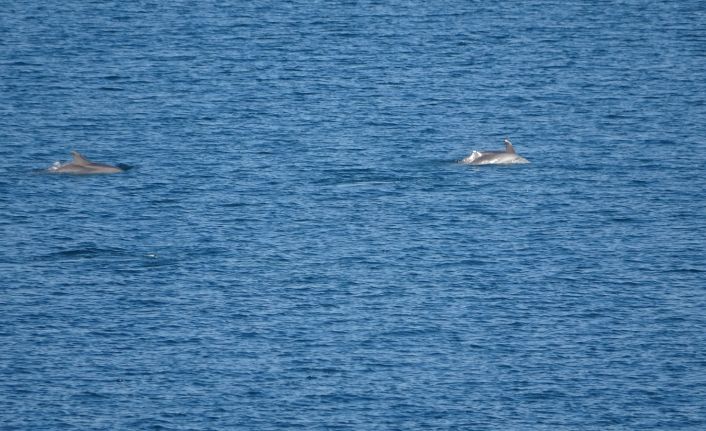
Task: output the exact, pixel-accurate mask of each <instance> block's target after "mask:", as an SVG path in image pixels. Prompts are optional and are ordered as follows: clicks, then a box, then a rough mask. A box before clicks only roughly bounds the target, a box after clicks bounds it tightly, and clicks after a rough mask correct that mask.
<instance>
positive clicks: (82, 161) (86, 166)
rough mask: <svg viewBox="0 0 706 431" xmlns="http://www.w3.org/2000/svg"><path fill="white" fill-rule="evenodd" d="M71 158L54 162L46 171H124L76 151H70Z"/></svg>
mask: <svg viewBox="0 0 706 431" xmlns="http://www.w3.org/2000/svg"><path fill="white" fill-rule="evenodd" d="M71 155H72V156H73V160H71V161H70V162H68V163H64V164H61V163H59V162H57V163H55V164H54V165H53V166H51V167H50V168H49V169H47V171H48V172H51V173H54V174H78V175H85V174H117V173H120V172H125V169H123V168H121V167H118V166H111V165H104V164H103V163H95V162H92V161H90V160H88V159H87V158H85V157H83V156H82V155H81V154H80V153H79V152H78V151H72V152H71Z"/></svg>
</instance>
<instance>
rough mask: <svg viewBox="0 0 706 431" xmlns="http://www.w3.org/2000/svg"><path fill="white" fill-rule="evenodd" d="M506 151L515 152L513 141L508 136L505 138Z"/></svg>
mask: <svg viewBox="0 0 706 431" xmlns="http://www.w3.org/2000/svg"><path fill="white" fill-rule="evenodd" d="M504 142H505V152H506V153H510V154H515V147H513V146H512V142H510V140H509V139H508V138H505V141H504Z"/></svg>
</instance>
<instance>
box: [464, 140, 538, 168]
mask: <svg viewBox="0 0 706 431" xmlns="http://www.w3.org/2000/svg"><path fill="white" fill-rule="evenodd" d="M504 143H505V151H485V150H484V151H473V152H472V153H471V155H470V156H468V157H466V158H465V159H463V160H461V163H466V164H469V165H510V164H514V163H529V160H527V159H525V158H524V157H522V156H520V155H518V154H517V153H516V152H515V147H513V146H512V142H510V140H509V139H507V138H505V141H504Z"/></svg>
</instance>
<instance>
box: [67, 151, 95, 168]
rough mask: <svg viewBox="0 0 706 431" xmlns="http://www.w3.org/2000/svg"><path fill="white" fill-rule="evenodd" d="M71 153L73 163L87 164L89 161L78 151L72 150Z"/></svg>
mask: <svg viewBox="0 0 706 431" xmlns="http://www.w3.org/2000/svg"><path fill="white" fill-rule="evenodd" d="M71 155H72V156H73V158H74V160H73V163H75V164H77V165H87V164H89V163H91V162H90V161H88V159H87V158H85V157H83V156H82V155H81V154H80V153H79V152H78V151H72V152H71Z"/></svg>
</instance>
